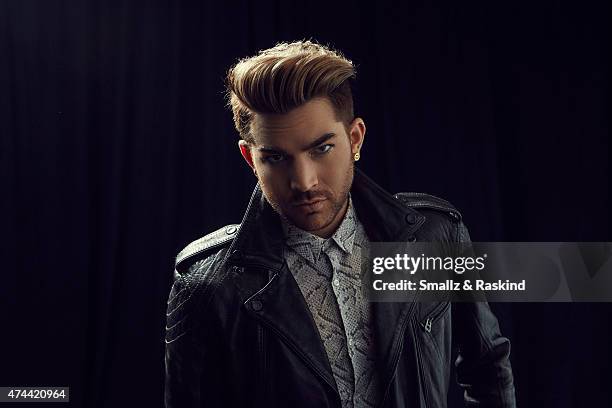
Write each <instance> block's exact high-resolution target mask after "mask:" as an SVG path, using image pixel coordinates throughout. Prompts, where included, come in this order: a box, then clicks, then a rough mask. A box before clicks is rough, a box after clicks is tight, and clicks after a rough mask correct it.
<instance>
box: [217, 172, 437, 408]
mask: <svg viewBox="0 0 612 408" xmlns="http://www.w3.org/2000/svg"><path fill="white" fill-rule="evenodd" d="M351 197H352V202H353V204H354V207H355V211H356V212H357V216H358V217H359V220H360V221H361V223H362V224H363V226H364V229H365V231H366V233H367V235H368V238H369V239H370V241H373V242H384V241H388V242H397V241H412V240H414V234H415V232H416V231H417V230H418V229H419V228H420V227H421V225H423V223H424V222H425V217H424V216H423V215H421V214H420V213H419V212H417V211H415V210H413V209H411V208H409V207H406V206H404V205H403V204H402V203H401V202H400V201H399V200H397V199H396V198H395V197H393V196H392V195H391V194H389V193H388V192H386V191H385V190H384V189H382V188H381V187H380V186H379V185H377V184H376V183H375V182H374V181H372V180H371V179H370V178H368V177H367V176H366V175H365V174H364V173H363V172H361V171H359V170H358V169H355V176H354V179H353V185H352V187H351ZM283 245H284V234H283V230H282V225H281V221H280V217H279V216H278V215H277V214H276V213H275V211H274V210H273V209H272V207H271V206H270V205H269V204H268V202H267V201H266V199H265V197H264V196H263V193H262V191H261V188H260V186H259V184H258V185H257V186H256V187H255V190H254V191H253V195H252V196H251V200H250V202H249V206H248V207H247V211H246V213H245V215H244V218H243V220H242V223H241V226H240V229H239V231H238V233H237V235H236V237H235V238H234V241H233V242H232V245H231V246H230V249H229V251H228V255H227V257H226V261H227V264H235V265H242V266H246V267H249V266H253V267H258V268H259V269H264V270H267V272H268V276H267V280H266V282H264V284H263V285H262V284H261V283H260V284H257V285H254V286H253V284H252V283H251V284H247V282H253V281H252V279H249V278H248V277H247V276H244V279H243V280H240V279H237V280H236V282H237V283H236V284H237V285H238V290H239V292H240V293H241V294H242V295H243V296H242V300H243V302H244V305H245V307H246V309H247V311H248V312H249V313H251V314H252V315H253V317H255V318H256V319H259V320H260V321H262V322H263V323H264V324H265V325H267V326H268V327H270V328H271V329H273V331H274V332H275V333H276V334H277V335H279V336H280V337H281V338H282V339H283V340H284V341H286V342H288V343H289V344H290V346H291V348H292V349H293V350H294V351H295V352H296V353H297V354H298V355H300V357H301V358H302V359H303V360H304V361H305V363H306V365H308V366H309V367H310V368H311V369H312V370H313V371H314V372H315V373H316V374H317V375H318V376H319V377H320V378H321V379H322V380H323V381H324V382H325V383H327V384H328V385H329V387H330V388H332V389H333V390H335V392H336V393H337V392H338V391H337V389H336V384H335V381H334V379H333V374H332V371H331V367H330V365H329V362H328V360H327V355H326V352H325V349H324V346H323V344H322V342H321V339H320V337H319V335H318V331H317V328H316V324H315V322H314V320H313V319H312V316H311V315H310V312H309V309H308V306H307V304H306V302H305V300H304V299H303V296H302V295H301V292H300V289H299V287H298V285H297V283H296V282H295V280H294V279H293V276H292V274H291V273H290V272H289V271H288V270H287V268H286V266H285V263H284V259H283ZM247 269H248V268H247ZM244 274H245V275H248V272H246V271H245V273H244ZM241 282H242V283H241ZM241 285H242V286H241ZM253 302H256V304H257V307H256V308H254V307H251V304H253ZM413 305H414V298H413V299H409V300H408V301H406V302H403V303H399V302H378V303H373V304H372V318H373V324H374V328H375V332H376V348H377V350H378V353H377V354H378V355H377V357H376V361H377V364H378V365H379V372H380V373H381V379H380V380H381V382H380V385H381V395H380V399H381V400H382V398H383V394H384V390H385V389H386V388H387V387H388V385H389V384H390V382H391V380H392V378H393V374H394V371H395V369H396V366H397V361H398V358H399V355H400V353H401V350H402V347H403V343H404V342H403V337H404V332H405V328H406V324H407V322H408V319H409V318H410V316H411V314H412V313H413V310H414V308H413ZM255 309H257V310H255ZM379 402H380V400H379ZM377 405H378V404H377Z"/></svg>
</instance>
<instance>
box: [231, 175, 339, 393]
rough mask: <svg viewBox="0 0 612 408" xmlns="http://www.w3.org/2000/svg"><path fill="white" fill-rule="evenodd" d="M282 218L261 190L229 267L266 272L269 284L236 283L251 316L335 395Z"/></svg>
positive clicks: (246, 278)
mask: <svg viewBox="0 0 612 408" xmlns="http://www.w3.org/2000/svg"><path fill="white" fill-rule="evenodd" d="M283 245H284V236H283V232H282V227H281V224H280V219H279V217H278V215H277V214H276V213H275V212H274V210H273V209H272V207H271V206H270V205H269V204H268V203H267V201H266V200H265V197H264V196H263V193H262V191H261V189H260V187H259V185H257V186H256V187H255V191H254V192H253V195H252V197H251V201H250V203H249V207H248V209H247V212H246V214H245V217H244V218H243V221H242V223H241V226H240V230H239V231H238V233H237V236H236V238H235V239H234V242H233V243H232V247H230V250H229V251H228V253H229V254H230V255H229V258H228V261H229V264H233V265H237V266H243V267H244V274H245V275H251V274H256V273H257V272H256V271H257V270H259V271H263V272H264V275H265V279H263V280H261V279H259V280H255V281H258V282H259V283H258V284H257V283H256V284H253V282H254V280H253V279H252V277H251V276H244V277H243V279H238V280H237V285H238V286H239V287H238V290H239V292H240V293H241V294H242V300H243V303H244V306H245V308H246V310H247V312H248V313H249V314H250V315H251V316H253V317H254V318H255V319H257V320H259V321H261V322H262V323H263V324H264V325H265V326H266V327H268V328H269V329H271V330H272V332H273V333H274V334H275V335H277V336H278V337H280V338H281V339H282V340H283V341H284V342H285V343H286V344H287V345H288V346H289V347H290V348H291V349H292V350H293V351H294V352H295V353H296V354H297V355H298V356H299V357H300V358H301V359H302V360H303V361H304V363H305V365H306V366H308V367H309V368H310V369H311V370H312V371H314V373H315V374H316V375H317V376H319V378H321V379H322V380H323V381H324V382H325V383H326V384H327V385H328V386H329V387H330V388H331V389H332V390H333V391H334V392H335V393H336V394H338V390H337V388H336V382H335V380H334V377H333V374H332V370H331V366H330V364H329V360H328V358H327V353H326V351H325V348H324V346H323V342H322V341H321V338H320V336H319V330H318V329H317V327H316V323H315V322H314V320H313V318H312V315H311V313H310V310H309V308H308V305H307V304H306V301H305V300H304V297H303V295H302V292H301V291H300V288H299V286H298V284H297V282H296V281H295V279H294V278H293V275H292V274H291V271H289V270H288V269H287V266H286V263H285V262H284V259H283Z"/></svg>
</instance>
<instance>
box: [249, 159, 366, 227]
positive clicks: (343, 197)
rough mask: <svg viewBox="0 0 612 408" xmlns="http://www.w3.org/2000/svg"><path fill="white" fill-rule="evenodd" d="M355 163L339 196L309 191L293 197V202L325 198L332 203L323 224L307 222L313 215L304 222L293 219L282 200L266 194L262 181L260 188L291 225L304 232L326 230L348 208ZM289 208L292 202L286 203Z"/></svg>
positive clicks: (351, 163)
mask: <svg viewBox="0 0 612 408" xmlns="http://www.w3.org/2000/svg"><path fill="white" fill-rule="evenodd" d="M354 169H355V166H354V162H353V161H352V160H351V161H350V166H349V168H348V170H347V172H346V173H345V177H344V183H343V185H342V187H341V188H340V191H339V194H338V195H337V196H334V194H333V192H332V191H330V190H323V191H322V190H315V191H312V192H311V191H307V192H305V193H298V194H295V195H294V196H293V197H292V201H297V200H300V199H307V200H310V199H312V198H313V197H319V196H324V197H325V198H326V199H327V203H331V208H330V210H329V211H328V214H327V216H325V219H324V220H323V221H321V222H308V221H307V220H308V219H309V218H310V217H312V215H307V216H305V217H304V221H305V222H304V221H302V220H299V219H296V217H293V216H292V215H291V211H290V210H288V211H285V210H284V209H283V207H284V206H283V205H281V203H280V200H279V199H277V197H275V196H274V195H272V196H270V195H269V194H266V190H267V189H266V186H265V185H264V183H262V182H261V180H260V186H261V188H262V191H263V192H264V196H265V198H266V201H268V203H269V204H270V206H271V207H272V208H273V209H274V211H275V212H276V213H277V214H278V215H279V216H281V217H282V218H284V219H286V220H287V221H289V222H290V223H291V224H293V225H295V226H296V227H298V228H300V229H302V230H304V231H309V232H311V231H318V230H321V229H324V228H326V227H328V226H329V225H330V224H331V223H333V222H334V221H336V220H338V218H341V217H339V216H338V215H339V213H340V211H342V210H343V209H345V207H346V203H347V200H348V194H349V191H350V190H351V186H352V184H353V177H354ZM284 204H285V205H286V206H287V207H288V208H291V206H292V204H291V202H288V203H284ZM321 215H322V214H317V215H316V216H317V217H321Z"/></svg>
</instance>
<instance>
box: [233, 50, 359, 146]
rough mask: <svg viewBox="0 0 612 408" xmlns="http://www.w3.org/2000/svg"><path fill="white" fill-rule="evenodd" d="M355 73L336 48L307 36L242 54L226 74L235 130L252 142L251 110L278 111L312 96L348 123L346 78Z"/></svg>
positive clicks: (350, 109) (350, 111)
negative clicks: (330, 106) (327, 102)
mask: <svg viewBox="0 0 612 408" xmlns="http://www.w3.org/2000/svg"><path fill="white" fill-rule="evenodd" d="M355 74H356V73H355V67H354V66H353V63H352V62H351V61H350V60H348V59H347V58H345V57H344V56H343V55H342V53H340V52H339V51H336V50H333V49H331V48H329V47H326V46H324V45H321V44H317V43H314V42H311V41H297V42H292V43H279V44H277V45H276V46H274V47H272V48H269V49H266V50H262V51H259V53H258V54H257V55H255V56H252V57H248V58H243V59H241V60H239V61H238V63H236V65H234V66H233V67H231V68H230V69H229V71H228V73H227V79H226V92H227V93H226V97H227V99H228V105H229V107H230V108H231V110H232V113H233V115H234V125H235V126H236V130H237V131H238V133H239V134H240V137H241V138H242V139H244V140H246V141H247V142H252V141H253V135H252V134H251V129H250V128H251V122H252V120H253V115H254V114H256V113H262V114H267V113H277V114H284V113H287V112H289V111H290V110H292V109H294V108H297V107H298V106H300V105H302V104H304V103H306V102H308V101H309V100H311V99H313V98H317V97H326V98H328V100H329V101H330V102H331V104H332V105H333V107H334V111H335V113H336V118H337V119H338V120H339V121H342V122H344V124H345V126H348V125H349V124H350V123H351V121H352V120H353V117H354V114H353V95H352V92H351V84H350V81H349V79H354V78H355Z"/></svg>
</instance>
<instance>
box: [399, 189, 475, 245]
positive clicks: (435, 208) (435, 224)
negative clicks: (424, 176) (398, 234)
mask: <svg viewBox="0 0 612 408" xmlns="http://www.w3.org/2000/svg"><path fill="white" fill-rule="evenodd" d="M394 197H395V198H397V199H398V200H399V201H401V202H402V204H404V205H405V206H407V207H410V208H412V209H414V210H416V211H417V212H419V213H420V214H421V215H423V216H424V217H425V222H424V223H423V226H422V227H421V233H420V235H421V239H422V240H430V239H432V240H433V239H444V240H447V239H448V240H452V241H455V240H456V241H462V240H464V239H465V235H466V234H467V229H466V228H465V225H464V224H463V217H462V215H461V212H460V211H459V210H458V209H457V208H456V207H455V206H454V205H453V204H451V203H450V202H449V201H447V200H445V199H443V198H440V197H436V196H434V195H431V194H426V193H415V192H402V193H397V194H395V195H394Z"/></svg>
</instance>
